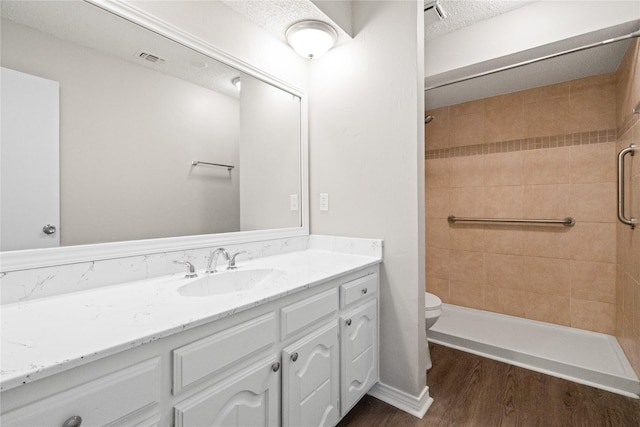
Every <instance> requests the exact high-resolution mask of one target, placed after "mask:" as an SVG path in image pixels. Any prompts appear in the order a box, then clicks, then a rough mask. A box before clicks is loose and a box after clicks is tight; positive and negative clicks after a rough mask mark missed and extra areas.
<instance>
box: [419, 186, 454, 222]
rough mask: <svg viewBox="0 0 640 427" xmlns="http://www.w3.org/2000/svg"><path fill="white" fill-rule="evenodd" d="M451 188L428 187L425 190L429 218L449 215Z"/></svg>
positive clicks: (426, 211) (426, 210)
mask: <svg viewBox="0 0 640 427" xmlns="http://www.w3.org/2000/svg"><path fill="white" fill-rule="evenodd" d="M449 210H450V207H449V189H448V188H427V189H426V190H425V214H426V216H427V218H446V217H447V216H448V215H449Z"/></svg>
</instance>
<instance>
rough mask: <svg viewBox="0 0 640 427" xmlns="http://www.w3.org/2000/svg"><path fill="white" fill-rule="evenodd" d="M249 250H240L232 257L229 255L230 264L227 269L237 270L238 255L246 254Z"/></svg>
mask: <svg viewBox="0 0 640 427" xmlns="http://www.w3.org/2000/svg"><path fill="white" fill-rule="evenodd" d="M246 253H247V251H240V252H236V253H235V254H233V255H232V256H231V257H229V265H228V266H227V270H235V269H236V268H238V267H236V257H237V256H238V255H240V254H246Z"/></svg>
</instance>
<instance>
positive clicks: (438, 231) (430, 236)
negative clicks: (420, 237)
mask: <svg viewBox="0 0 640 427" xmlns="http://www.w3.org/2000/svg"><path fill="white" fill-rule="evenodd" d="M425 233H426V245H427V247H433V248H442V249H449V246H450V245H449V223H448V222H447V220H446V219H445V218H427V223H426V226H425Z"/></svg>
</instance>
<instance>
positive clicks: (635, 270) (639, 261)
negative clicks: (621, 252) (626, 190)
mask: <svg viewBox="0 0 640 427" xmlns="http://www.w3.org/2000/svg"><path fill="white" fill-rule="evenodd" d="M639 185H640V184H639ZM638 212H640V211H638ZM637 218H640V214H638V216H637ZM639 227H640V225H638V226H636V228H635V230H633V231H634V234H633V238H632V246H631V256H630V257H629V261H628V266H629V267H628V268H627V270H628V271H629V275H630V276H631V277H632V278H633V279H634V280H635V281H636V282H640V231H638V230H640V229H639ZM627 228H629V229H630V227H627Z"/></svg>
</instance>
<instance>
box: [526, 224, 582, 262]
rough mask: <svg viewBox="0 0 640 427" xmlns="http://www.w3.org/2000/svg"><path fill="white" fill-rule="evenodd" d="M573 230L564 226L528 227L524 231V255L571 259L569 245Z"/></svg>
mask: <svg viewBox="0 0 640 427" xmlns="http://www.w3.org/2000/svg"><path fill="white" fill-rule="evenodd" d="M573 228H575V227H572V228H569V227H564V226H549V227H547V226H530V227H527V228H526V229H525V230H524V251H523V252H524V254H525V255H529V256H539V257H550V258H564V259H571V258H572V257H573V254H572V251H571V247H570V244H571V242H572V241H573V240H574V239H573V237H572V236H573V234H572V233H573Z"/></svg>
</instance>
